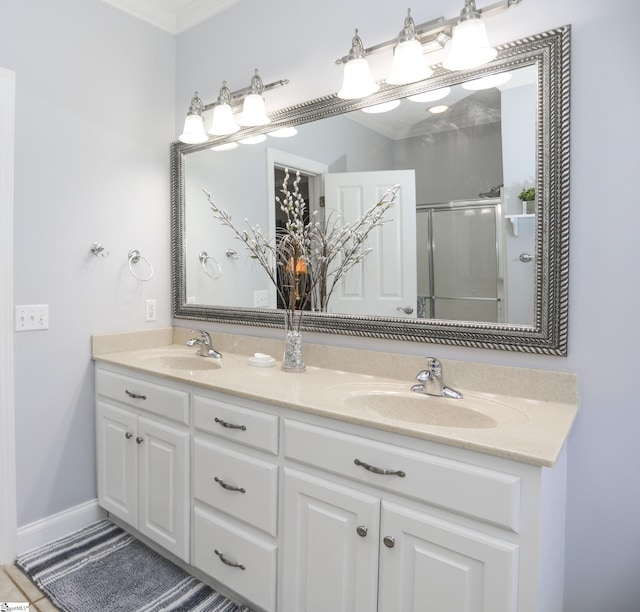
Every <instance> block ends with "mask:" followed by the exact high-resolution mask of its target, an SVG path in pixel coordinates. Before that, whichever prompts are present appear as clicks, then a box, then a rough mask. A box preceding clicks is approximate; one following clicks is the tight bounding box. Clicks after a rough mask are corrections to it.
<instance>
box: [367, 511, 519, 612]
mask: <svg viewBox="0 0 640 612" xmlns="http://www.w3.org/2000/svg"><path fill="white" fill-rule="evenodd" d="M380 537H381V538H382V543H381V545H380V592H379V607H378V612H397V610H402V611H403V612H412V611H416V612H417V611H418V610H419V611H420V612H442V611H443V610H446V611H447V612H515V610H516V606H517V579H518V547H517V545H516V544H513V543H511V542H507V541H504V540H501V539H498V538H495V537H492V536H489V535H486V534H483V533H481V532H479V531H475V530H471V529H467V528H465V527H462V526H460V525H456V524H454V523H449V522H447V521H444V520H441V519H438V518H435V517H432V516H430V515H427V514H422V513H418V512H414V511H412V510H409V509H407V508H403V507H402V506H397V505H395V504H391V503H388V502H382V519H381V528H380ZM388 538H393V540H390V539H388Z"/></svg>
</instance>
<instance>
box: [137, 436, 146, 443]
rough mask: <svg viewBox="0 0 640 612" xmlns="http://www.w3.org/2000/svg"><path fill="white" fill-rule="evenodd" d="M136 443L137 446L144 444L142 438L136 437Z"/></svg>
mask: <svg viewBox="0 0 640 612" xmlns="http://www.w3.org/2000/svg"><path fill="white" fill-rule="evenodd" d="M136 442H137V443H138V444H142V443H143V442H144V438H143V437H142V436H138V437H137V438H136Z"/></svg>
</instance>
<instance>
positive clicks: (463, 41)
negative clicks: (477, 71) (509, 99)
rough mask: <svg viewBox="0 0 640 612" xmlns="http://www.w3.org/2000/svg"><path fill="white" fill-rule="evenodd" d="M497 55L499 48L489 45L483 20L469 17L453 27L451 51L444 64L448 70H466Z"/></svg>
mask: <svg viewBox="0 0 640 612" xmlns="http://www.w3.org/2000/svg"><path fill="white" fill-rule="evenodd" d="M496 55H498V52H497V50H496V49H494V48H493V47H491V46H490V45H489V40H488V38H487V30H486V28H485V26H484V23H483V21H482V20H481V19H480V18H475V19H467V20H466V21H462V22H460V23H459V24H458V25H457V26H456V27H455V28H454V29H453V37H452V39H451V42H450V43H449V52H448V54H447V56H446V57H445V58H444V60H443V62H442V66H443V67H444V68H446V69H447V70H466V69H467V68H475V67H476V66H482V65H483V64H488V63H489V62H490V61H491V60H493V59H494V58H495V57H496Z"/></svg>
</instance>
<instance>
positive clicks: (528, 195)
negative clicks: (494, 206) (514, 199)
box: [518, 187, 536, 202]
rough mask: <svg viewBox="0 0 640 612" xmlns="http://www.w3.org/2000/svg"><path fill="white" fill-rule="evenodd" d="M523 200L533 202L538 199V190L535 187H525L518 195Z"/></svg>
mask: <svg viewBox="0 0 640 612" xmlns="http://www.w3.org/2000/svg"><path fill="white" fill-rule="evenodd" d="M518 198H520V199H521V200H522V201H523V202H533V200H535V199H536V190H535V187H529V188H528V189H523V190H522V191H521V192H520V195H519V196H518Z"/></svg>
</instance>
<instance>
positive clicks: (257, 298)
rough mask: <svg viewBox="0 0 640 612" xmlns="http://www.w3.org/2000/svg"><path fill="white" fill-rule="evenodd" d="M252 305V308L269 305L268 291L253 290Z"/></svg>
mask: <svg viewBox="0 0 640 612" xmlns="http://www.w3.org/2000/svg"><path fill="white" fill-rule="evenodd" d="M253 307H254V308H268V307H269V292H268V291H266V290H261V291H254V292H253Z"/></svg>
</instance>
